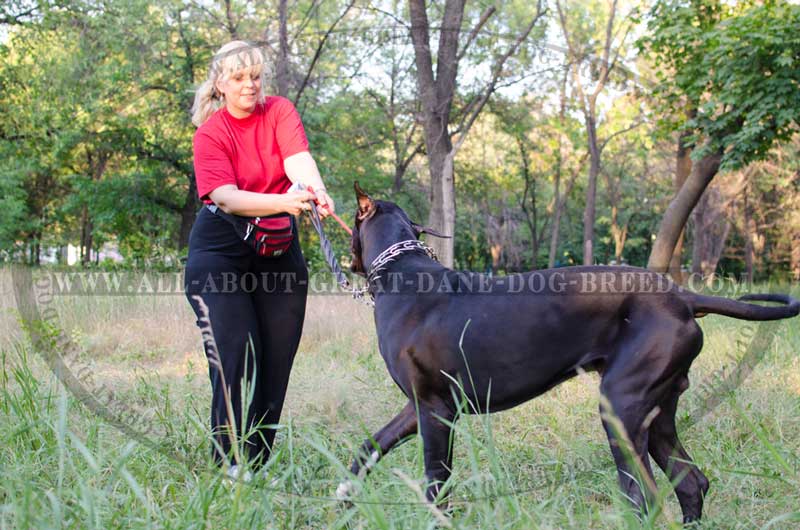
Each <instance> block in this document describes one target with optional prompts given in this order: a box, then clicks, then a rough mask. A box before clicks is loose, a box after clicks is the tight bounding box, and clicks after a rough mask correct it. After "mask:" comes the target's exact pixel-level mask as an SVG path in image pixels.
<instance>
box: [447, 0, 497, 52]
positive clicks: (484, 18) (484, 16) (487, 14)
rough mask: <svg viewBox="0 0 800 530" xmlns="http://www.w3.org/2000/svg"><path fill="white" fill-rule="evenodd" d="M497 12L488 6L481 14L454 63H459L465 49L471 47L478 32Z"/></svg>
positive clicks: (494, 8)
mask: <svg viewBox="0 0 800 530" xmlns="http://www.w3.org/2000/svg"><path fill="white" fill-rule="evenodd" d="M495 11H497V8H496V7H494V6H489V7H487V8H486V10H484V12H483V13H482V14H481V18H480V19H479V20H478V23H477V24H475V27H474V28H472V31H470V33H469V37H467V42H465V43H464V47H463V48H461V51H460V52H458V55H457V56H456V62H459V61H460V60H461V59H462V58H463V57H464V55H465V54H466V53H467V49H469V47H470V46H471V45H472V41H474V40H475V38H476V37H477V36H478V32H480V30H481V28H482V27H483V26H484V25H485V24H486V22H487V21H488V20H489V18H490V17H491V16H492V15H493V14H494V13H495Z"/></svg>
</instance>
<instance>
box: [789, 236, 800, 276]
mask: <svg viewBox="0 0 800 530" xmlns="http://www.w3.org/2000/svg"><path fill="white" fill-rule="evenodd" d="M791 245H792V250H791V256H790V264H791V266H790V269H791V273H792V279H793V280H794V281H796V282H800V229H797V228H795V231H794V233H793V234H792V242H791Z"/></svg>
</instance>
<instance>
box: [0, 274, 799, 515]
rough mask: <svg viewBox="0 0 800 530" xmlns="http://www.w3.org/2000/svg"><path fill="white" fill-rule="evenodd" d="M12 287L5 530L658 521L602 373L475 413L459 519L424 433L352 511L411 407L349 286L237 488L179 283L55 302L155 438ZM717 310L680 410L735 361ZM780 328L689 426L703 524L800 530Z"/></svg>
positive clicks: (795, 428)
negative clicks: (61, 377)
mask: <svg viewBox="0 0 800 530" xmlns="http://www.w3.org/2000/svg"><path fill="white" fill-rule="evenodd" d="M0 280H2V282H6V284H5V287H4V289H3V292H4V293H11V290H10V289H9V288H8V285H7V281H8V278H7V277H6V278H3V277H2V275H0ZM2 282H0V283H2ZM795 294H797V293H795ZM10 298H13V296H11V297H9V296H4V298H3V300H4V301H3V302H2V303H3V304H6V305H5V306H0V333H2V337H3V339H2V342H0V363H2V371H1V372H0V425H2V426H3V429H2V430H0V436H2V441H1V442H0V528H4V529H5V528H25V529H27V528H364V529H373V528H378V529H383V528H387V529H388V528H402V529H406V528H411V529H416V528H420V529H422V528H434V527H436V526H437V524H438V525H440V526H445V525H448V524H449V525H451V526H452V527H453V528H481V529H483V528H515V529H516V528H519V529H528V528H640V527H642V524H641V523H640V522H639V521H638V519H637V518H636V516H635V514H634V513H633V512H632V511H631V510H630V509H629V507H628V506H627V504H626V502H625V500H624V499H623V498H622V496H621V494H620V493H619V492H618V489H617V483H616V471H615V468H614V466H613V463H612V459H611V455H610V452H609V450H608V446H607V442H606V439H605V434H604V432H603V429H602V427H601V425H600V418H599V415H598V412H597V410H598V396H597V378H596V376H593V375H587V376H585V377H582V378H577V379H574V380H572V381H569V382H567V383H565V384H563V385H561V386H559V387H557V388H556V389H554V390H552V391H551V392H549V393H548V394H546V395H545V396H542V397H540V398H538V399H536V400H533V401H531V402H528V403H526V404H524V405H522V406H520V407H517V408H515V409H513V410H511V411H507V412H503V413H499V414H493V415H490V416H480V417H476V416H467V417H463V418H462V419H461V420H459V422H458V423H457V433H456V436H455V451H456V454H455V469H454V473H453V478H452V480H451V485H452V487H453V500H454V510H453V515H452V518H450V519H448V520H445V521H444V522H442V521H440V520H438V519H437V514H435V513H433V512H432V510H431V509H430V508H429V507H428V506H427V505H425V504H424V503H421V502H420V498H419V487H420V483H421V482H420V481H421V479H422V477H423V466H422V452H421V442H420V440H419V439H418V438H415V439H413V440H412V441H410V442H409V443H407V444H405V445H403V446H401V447H399V448H397V449H395V450H394V451H393V452H392V453H391V454H390V455H389V456H388V457H386V458H385V459H384V460H382V461H381V462H380V463H379V464H378V465H377V466H376V467H375V469H374V471H373V473H372V474H371V475H370V476H369V477H368V478H367V479H366V480H364V481H363V482H362V483H361V489H360V492H359V493H358V496H357V497H356V502H355V503H354V504H353V505H352V506H350V507H348V506H343V505H341V504H339V503H337V502H335V501H334V500H333V499H332V497H333V493H334V491H335V489H336V486H337V484H338V483H339V481H340V480H342V479H343V478H346V477H347V474H346V467H348V466H349V462H350V459H351V457H352V455H353V453H354V451H355V449H356V448H357V446H358V445H359V444H360V443H361V441H362V440H363V439H364V437H365V436H366V435H367V434H369V433H371V432H373V431H375V430H377V429H378V428H379V427H381V426H382V425H383V424H384V423H385V422H386V421H388V420H389V419H390V418H391V417H392V416H393V415H394V414H395V413H396V412H397V411H399V409H400V408H401V407H402V405H403V403H404V398H403V396H402V395H401V394H400V392H399V390H398V389H397V388H396V387H395V385H394V383H393V382H392V381H391V379H390V377H389V375H388V373H387V372H386V369H385V367H384V365H383V361H382V359H381V358H380V355H379V353H378V351H377V344H376V340H375V334H374V326H373V324H372V318H371V314H370V310H369V308H367V307H365V306H362V305H359V304H357V303H354V302H353V301H351V300H349V299H348V298H347V297H330V296H328V297H313V298H311V299H310V300H309V308H308V315H307V320H306V327H305V332H304V335H303V340H302V343H301V346H300V351H299V353H298V357H297V360H296V362H295V367H294V370H293V372H292V379H291V382H290V388H289V394H288V396H287V404H286V408H285V410H284V415H283V425H282V427H281V430H280V432H279V435H278V440H277V444H276V454H275V455H274V458H273V459H272V460H271V463H270V466H269V477H268V478H267V479H258V480H256V481H255V482H254V483H252V484H250V485H246V484H240V483H237V484H229V483H228V482H226V481H225V480H223V478H222V476H221V474H220V473H219V471H217V470H216V469H214V468H212V467H211V466H210V465H209V463H208V461H209V447H210V441H209V436H208V432H207V423H208V422H207V415H208V412H207V411H208V405H209V402H210V388H209V384H208V380H207V364H206V360H205V358H204V356H203V354H202V348H201V343H200V333H199V331H198V329H197V327H196V326H195V323H194V321H195V318H194V315H193V313H192V312H191V310H190V308H189V306H188V303H187V302H186V300H185V299H184V298H183V297H182V296H150V297H132V296H119V297H102V298H98V297H94V298H91V297H58V298H56V299H55V301H54V302H53V303H54V304H55V306H56V307H57V310H58V315H59V319H60V320H59V326H60V327H61V329H63V330H64V331H65V332H67V333H68V334H69V335H70V337H71V338H72V339H73V341H74V342H75V344H77V345H78V346H79V351H80V361H81V362H82V363H85V365H86V366H90V367H91V370H92V372H93V374H94V379H93V380H94V382H95V383H97V384H100V383H104V384H106V385H107V386H108V387H109V388H112V389H113V391H114V398H115V400H116V401H118V402H120V403H124V404H125V405H126V408H125V409H124V410H125V411H127V412H128V413H129V414H134V415H139V417H138V418H137V419H140V420H141V419H142V418H144V419H145V420H146V423H147V425H148V426H149V427H150V428H151V431H152V434H151V436H150V438H149V439H150V440H151V441H152V443H151V444H145V443H142V442H141V441H140V440H137V439H133V438H131V437H129V436H127V435H125V434H123V433H122V432H120V431H119V430H118V429H116V428H115V427H113V426H112V425H110V424H109V423H108V422H107V421H106V420H104V419H102V418H100V417H99V416H97V415H95V414H94V413H92V412H91V411H90V410H89V409H87V408H86V407H85V406H84V405H82V404H81V403H79V402H78V400H77V399H76V398H75V396H74V395H73V394H71V393H70V392H69V391H67V390H66V389H65V388H64V387H63V385H61V384H60V383H59V381H58V379H57V378H56V377H55V376H54V375H53V374H52V372H51V371H50V370H49V368H48V366H47V364H46V363H45V361H44V360H43V358H42V357H41V356H40V355H39V354H38V353H37V352H35V351H33V350H32V347H31V345H30V344H29V343H28V341H27V340H26V337H25V335H24V334H23V333H22V332H21V331H20V330H19V326H18V324H17V323H16V317H15V310H14V306H13V301H12V300H10ZM700 322H701V325H702V326H703V328H704V331H705V333H706V341H705V342H706V345H705V348H704V350H703V353H702V354H701V356H700V357H699V358H698V359H697V361H696V362H695V364H694V367H693V370H692V374H691V375H692V381H693V387H692V388H690V390H689V391H687V393H686V394H685V395H684V398H683V399H682V400H681V407H680V410H679V416H680V414H681V411H691V410H695V409H696V405H697V404H698V403H700V401H701V397H702V396H701V392H700V388H701V387H702V384H701V382H702V381H713V380H714V377H716V376H717V375H718V374H719V370H720V369H721V368H723V367H725V366H728V367H730V366H731V365H732V360H731V359H730V358H729V355H730V354H731V353H734V354H735V353H736V350H737V348H740V346H738V345H737V337H738V338H741V337H739V335H740V333H741V330H742V329H743V328H742V323H741V322H739V321H735V320H732V319H728V318H725V317H717V316H709V317H706V318H704V319H702V320H701V321H700ZM775 329H776V332H775V337H774V340H773V342H772V344H771V346H770V348H769V350H768V351H766V352H765V355H764V358H763V360H762V362H761V363H759V364H758V365H757V366H756V367H755V369H754V370H753V373H752V374H751V375H750V376H749V377H748V379H747V380H746V381H745V382H744V384H743V385H742V386H741V387H739V388H738V389H737V390H736V391H735V392H733V393H732V394H731V395H729V396H726V397H725V398H724V399H723V400H722V401H721V403H720V404H719V406H718V407H716V408H715V409H713V410H711V411H710V412H708V413H707V414H705V415H703V416H701V417H700V419H699V420H698V421H697V422H696V423H694V424H693V425H691V426H690V427H689V428H688V429H686V430H683V431H682V432H681V434H682V439H683V441H684V444H685V446H686V447H687V449H688V450H689V452H690V453H691V454H692V456H693V458H694V459H695V461H696V462H697V463H698V464H699V466H700V467H701V469H702V470H703V471H704V472H705V473H706V475H707V476H708V477H709V479H710V480H711V491H710V493H709V496H708V498H707V500H706V509H705V518H704V520H703V522H702V523H701V524H700V525H699V528H743V529H744V528H748V529H749V528H767V527H768V528H798V526H800V512H798V506H800V458H798V454H800V354H799V353H800V331H798V330H799V329H800V326H798V325H797V321H784V322H783V323H781V324H779V325H778V326H777V327H776V328H775ZM464 347H465V348H468V347H469V345H468V344H466V343H465V344H464ZM656 487H657V488H658V491H659V494H660V497H662V498H663V502H662V503H661V504H660V510H656V511H655V513H654V515H653V516H652V518H651V520H648V521H646V522H645V524H644V526H645V527H653V528H678V527H679V525H678V524H677V521H679V520H680V509H679V507H678V505H677V501H676V500H675V498H674V496H673V495H672V493H671V491H670V486H669V483H668V481H667V480H666V478H665V477H664V476H663V474H661V473H660V472H659V471H657V472H656Z"/></svg>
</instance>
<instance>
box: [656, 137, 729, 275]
mask: <svg viewBox="0 0 800 530" xmlns="http://www.w3.org/2000/svg"><path fill="white" fill-rule="evenodd" d="M721 161H722V153H721V152H717V153H713V154H710V155H707V156H705V157H704V158H702V159H701V160H699V161H697V163H695V164H693V167H692V172H691V174H690V175H689V177H688V178H687V179H686V182H685V183H684V184H683V186H681V189H680V191H679V192H678V193H677V195H675V198H673V199H672V202H670V204H669V207H667V211H666V212H664V217H663V218H662V219H661V225H660V226H659V228H658V235H657V236H656V240H655V243H654V244H653V250H652V251H651V252H650V259H649V260H648V262H647V267H648V268H649V269H651V270H654V271H657V272H667V270H668V269H669V264H670V261H671V260H672V254H673V252H674V250H675V245H676V244H677V243H678V238H679V237H680V234H681V232H682V231H683V227H684V226H685V225H686V221H687V220H688V219H689V214H690V213H691V212H692V210H693V209H694V207H695V205H696V204H697V201H699V200H700V197H701V196H702V195H703V192H704V191H705V189H706V187H708V185H709V183H710V182H711V180H712V179H713V178H714V176H715V175H716V174H717V172H718V171H719V165H720V162H721Z"/></svg>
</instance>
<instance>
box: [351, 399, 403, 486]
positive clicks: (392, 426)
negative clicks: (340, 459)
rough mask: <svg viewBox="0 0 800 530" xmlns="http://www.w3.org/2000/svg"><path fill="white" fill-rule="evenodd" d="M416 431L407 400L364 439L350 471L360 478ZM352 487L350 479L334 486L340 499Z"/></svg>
mask: <svg viewBox="0 0 800 530" xmlns="http://www.w3.org/2000/svg"><path fill="white" fill-rule="evenodd" d="M416 432H417V413H416V411H415V410H414V404H413V403H411V402H410V401H409V402H408V403H407V404H406V406H405V407H404V408H403V410H402V411H400V413H399V414H398V415H397V416H395V417H394V418H392V420H391V421H390V422H389V423H387V424H386V425H385V426H384V427H383V428H382V429H381V430H379V431H378V432H376V433H375V435H374V436H372V437H370V438H367V439H366V440H364V443H363V444H361V447H360V448H359V450H358V452H357V453H356V456H355V458H354V459H353V464H352V465H351V466H350V472H351V473H352V474H353V475H355V476H357V477H358V478H360V479H361V478H364V477H366V476H367V473H369V471H370V469H372V468H373V467H374V466H375V464H377V463H378V460H380V459H381V458H382V457H383V456H384V455H386V453H388V452H389V451H391V450H392V448H394V447H395V446H396V445H397V444H399V443H400V442H402V441H403V440H405V439H406V438H407V437H409V436H411V435H412V434H416ZM353 487H354V486H353V482H352V481H351V480H346V481H344V482H342V483H341V484H339V487H338V488H336V497H337V498H338V499H340V500H347V499H348V498H349V497H350V495H351V494H352V492H353Z"/></svg>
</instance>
